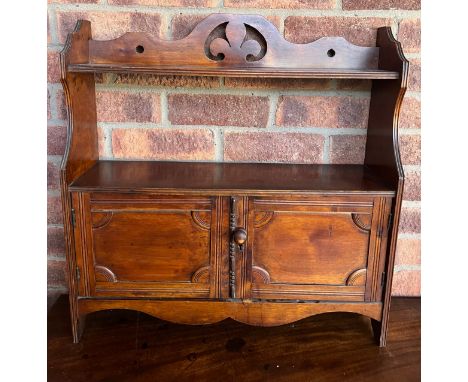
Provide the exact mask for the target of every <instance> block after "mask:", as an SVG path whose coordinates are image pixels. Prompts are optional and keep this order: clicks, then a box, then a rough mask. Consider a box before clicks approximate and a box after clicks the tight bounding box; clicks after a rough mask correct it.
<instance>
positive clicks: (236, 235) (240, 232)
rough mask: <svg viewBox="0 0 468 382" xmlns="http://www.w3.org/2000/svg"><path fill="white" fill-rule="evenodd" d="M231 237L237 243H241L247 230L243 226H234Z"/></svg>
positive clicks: (245, 237)
mask: <svg viewBox="0 0 468 382" xmlns="http://www.w3.org/2000/svg"><path fill="white" fill-rule="evenodd" d="M232 239H233V240H234V242H235V243H236V244H237V245H243V244H244V243H245V241H246V240H247V231H246V230H245V229H244V228H236V229H235V230H234V232H233V234H232Z"/></svg>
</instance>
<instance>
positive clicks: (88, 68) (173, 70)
mask: <svg viewBox="0 0 468 382" xmlns="http://www.w3.org/2000/svg"><path fill="white" fill-rule="evenodd" d="M68 70H69V71H70V72H71V73H122V72H125V73H138V74H153V75H166V76H167V75H171V76H172V75H174V76H222V77H262V78H337V79H367V80H377V79H379V80H393V79H398V78H399V74H398V72H392V71H389V70H378V69H374V70H372V69H366V70H364V69H362V70H357V69H327V68H323V69H322V68H320V69H315V68H312V69H285V68H253V69H251V68H248V67H243V68H219V69H207V68H204V67H197V66H192V67H190V66H187V67H180V66H165V67H162V68H161V67H145V66H137V65H121V66H116V65H115V64H74V65H69V66H68Z"/></svg>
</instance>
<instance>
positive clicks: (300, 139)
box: [224, 132, 324, 163]
mask: <svg viewBox="0 0 468 382" xmlns="http://www.w3.org/2000/svg"><path fill="white" fill-rule="evenodd" d="M323 143H324V138H323V136H321V135H315V134H306V133H269V132H268V133H267V132H261V133H254V132H252V133H247V132H245V133H242V132H240V133H239V132H226V133H225V134H224V159H225V160H227V161H241V162H287V163H321V162H322V156H323Z"/></svg>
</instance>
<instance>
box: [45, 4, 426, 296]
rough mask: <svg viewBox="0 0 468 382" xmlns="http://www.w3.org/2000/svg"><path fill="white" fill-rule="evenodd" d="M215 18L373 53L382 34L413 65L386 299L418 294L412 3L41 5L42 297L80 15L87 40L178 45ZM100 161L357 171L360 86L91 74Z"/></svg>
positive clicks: (60, 282)
mask: <svg viewBox="0 0 468 382" xmlns="http://www.w3.org/2000/svg"><path fill="white" fill-rule="evenodd" d="M213 12H229V13H255V14H262V15H264V16H266V17H267V18H268V19H269V20H270V21H271V22H272V23H274V24H275V25H276V26H277V27H278V28H279V30H280V31H281V32H282V33H283V34H284V36H285V37H286V39H288V40H290V41H292V42H296V43H305V42H310V41H313V40H315V39H316V38H318V37H321V36H326V35H329V36H344V37H346V38H347V39H348V40H349V41H351V42H352V43H355V44H361V45H368V46H370V45H375V35H376V28H377V27H379V26H383V25H390V26H391V27H392V29H393V32H394V33H395V35H396V36H397V38H398V39H399V40H400V41H401V42H402V44H403V48H404V51H405V54H406V57H407V58H408V59H409V60H410V62H411V69H410V79H409V89H408V92H407V95H406V97H405V101H404V104H403V110H402V118H401V130H400V141H401V149H402V160H403V163H404V168H405V173H406V176H407V180H406V188H405V194H404V202H403V210H402V218H401V223H400V235H399V239H398V248H397V259H396V265H395V276H394V286H393V294H394V295H399V296H419V295H420V271H421V267H420V251H421V246H420V195H421V192H420V88H421V86H420V1H419V0H310V1H307V2H304V1H301V0H235V1H234V0H164V1H163V0H76V1H73V0H49V4H48V31H47V33H48V84H47V94H48V127H47V129H48V130H47V136H48V149H47V151H48V152H47V154H48V220H47V222H48V288H49V294H50V295H51V296H52V295H54V294H57V293H64V292H66V290H67V287H66V280H65V278H66V275H65V255H64V241H63V224H62V218H61V207H60V193H59V181H58V170H59V167H60V160H61V157H62V155H63V151H64V145H65V137H66V128H65V125H66V122H65V120H66V113H65V108H64V97H63V91H62V87H61V85H60V79H59V78H60V70H59V65H58V53H59V52H60V50H61V49H62V47H63V43H64V41H65V38H66V35H67V33H68V32H70V31H71V30H72V29H73V27H74V25H75V21H76V20H77V19H78V18H84V19H88V20H91V22H92V28H93V37H94V38H97V39H109V38H115V37H118V36H119V35H121V34H122V33H124V32H125V31H130V30H133V31H146V32H150V33H153V34H156V35H159V36H161V37H163V38H181V37H184V36H185V35H187V34H188V33H189V32H190V30H191V28H193V26H194V25H195V24H196V23H197V22H198V21H200V20H201V19H202V18H203V17H204V16H207V15H208V14H210V13H213ZM97 83H98V85H97V100H98V105H97V106H98V119H99V124H98V127H99V135H100V147H99V150H100V156H101V158H147V159H166V160H215V161H223V160H224V161H230V160H234V161H273V162H299V163H362V161H363V158H364V145H365V136H366V130H365V127H366V124H367V111H368V103H369V96H370V92H369V88H370V87H369V85H370V84H369V83H368V82H366V81H351V80H341V81H337V80H281V79H236V78H225V79H223V78H221V79H219V78H210V77H206V78H203V77H162V76H135V75H126V76H125V75H115V74H106V75H100V76H97Z"/></svg>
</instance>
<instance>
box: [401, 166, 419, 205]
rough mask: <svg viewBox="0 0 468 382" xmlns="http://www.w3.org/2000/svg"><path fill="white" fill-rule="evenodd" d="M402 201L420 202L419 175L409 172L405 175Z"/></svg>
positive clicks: (417, 172) (415, 172) (416, 172)
mask: <svg viewBox="0 0 468 382" xmlns="http://www.w3.org/2000/svg"><path fill="white" fill-rule="evenodd" d="M403 199H404V200H421V173H420V172H419V171H411V172H406V173H405V189H404V192H403Z"/></svg>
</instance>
